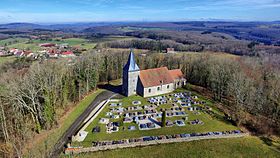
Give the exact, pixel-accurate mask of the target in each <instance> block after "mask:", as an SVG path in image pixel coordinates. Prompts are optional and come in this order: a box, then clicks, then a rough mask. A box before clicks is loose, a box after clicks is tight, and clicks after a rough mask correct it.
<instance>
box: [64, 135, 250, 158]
mask: <svg viewBox="0 0 280 158" xmlns="http://www.w3.org/2000/svg"><path fill="white" fill-rule="evenodd" d="M248 135H249V134H248V133H241V134H228V135H214V136H197V137H187V138H174V139H163V140H152V141H146V142H134V143H128V144H115V145H106V146H97V147H88V148H67V149H66V150H65V154H79V153H86V152H96V151H104V150H113V149H122V148H133V147H141V146H149V145H157V144H167V143H176V142H189V141H195V140H207V139H223V138H240V137H244V136H248Z"/></svg>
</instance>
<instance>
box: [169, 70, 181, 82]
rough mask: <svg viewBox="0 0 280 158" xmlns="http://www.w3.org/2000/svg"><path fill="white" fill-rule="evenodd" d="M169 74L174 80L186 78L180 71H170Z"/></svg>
mask: <svg viewBox="0 0 280 158" xmlns="http://www.w3.org/2000/svg"><path fill="white" fill-rule="evenodd" d="M169 74H170V75H171V77H172V79H173V80H176V79H180V78H184V75H183V73H182V71H181V70H180V69H174V70H169Z"/></svg>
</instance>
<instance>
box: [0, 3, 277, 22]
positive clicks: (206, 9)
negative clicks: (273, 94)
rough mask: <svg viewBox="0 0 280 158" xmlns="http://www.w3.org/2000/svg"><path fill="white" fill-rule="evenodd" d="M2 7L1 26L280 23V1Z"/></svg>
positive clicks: (0, 14) (14, 4)
mask: <svg viewBox="0 0 280 158" xmlns="http://www.w3.org/2000/svg"><path fill="white" fill-rule="evenodd" d="M0 4H1V5H0V10H1V11H0V23H1V24H6V23H39V24H42V23H53V24H54V23H82V22H83V23H89V22H171V21H172V22H173V21H240V22H242V21H244V22H251V21H263V22H272V21H278V20H280V0H265V1H259V0H202V1H196V0H165V1H159V0H154V1H149V0H143V1H141V2H139V1H135V0H80V1H75V0H68V1H67V0H49V1H48V2H46V1H38V0H26V1H23V0H3V1H2V2H0ZM27 8H28V9H27ZM54 17H55V18H54Z"/></svg>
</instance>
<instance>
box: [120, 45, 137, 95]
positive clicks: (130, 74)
mask: <svg viewBox="0 0 280 158" xmlns="http://www.w3.org/2000/svg"><path fill="white" fill-rule="evenodd" d="M139 75H140V69H139V67H138V65H137V64H136V62H135V59H134V53H133V51H132V50H131V51H130V54H129V57H128V61H127V63H126V65H125V66H124V68H123V85H122V88H123V93H124V94H125V95H126V96H131V95H134V94H136V93H137V84H138V78H139Z"/></svg>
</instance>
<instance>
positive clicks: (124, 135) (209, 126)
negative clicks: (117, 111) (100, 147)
mask: <svg viewBox="0 0 280 158" xmlns="http://www.w3.org/2000/svg"><path fill="white" fill-rule="evenodd" d="M179 92H187V91H186V90H185V89H178V90H176V91H175V92H174V93H179ZM192 95H197V94H195V93H193V94H192ZM197 100H198V101H205V104H204V105H199V106H200V107H204V106H208V107H211V108H212V111H213V115H212V116H210V115H209V114H206V113H204V112H202V111H200V112H198V113H197V112H195V111H188V110H187V108H186V107H184V108H183V109H184V111H185V112H186V113H187V117H188V120H185V126H176V125H174V126H172V127H163V128H159V129H151V130H139V127H138V125H137V124H136V123H135V122H132V123H123V117H120V118H119V119H110V121H112V122H120V124H121V127H120V128H119V131H118V132H114V133H110V134H109V133H107V132H106V125H105V124H100V123H99V120H100V119H101V118H108V117H107V116H106V113H107V112H109V111H110V108H111V107H110V106H109V104H110V103H109V104H107V105H106V107H105V108H104V109H103V110H102V112H101V113H100V114H99V115H98V117H97V118H96V119H95V120H93V122H92V123H91V124H90V125H89V126H88V127H87V128H86V131H87V132H88V135H87V137H86V138H85V140H84V141H83V142H74V143H73V144H72V145H74V146H84V147H90V146H91V144H92V141H101V140H120V139H128V138H138V137H143V136H158V135H167V134H180V133H195V132H211V131H225V130H236V129H238V128H237V127H235V126H233V125H232V124H230V123H229V122H226V121H224V119H223V114H222V113H220V112H219V111H217V109H216V108H215V107H214V106H213V102H211V101H209V100H206V99H205V98H203V97H202V96H198V99H197ZM133 101H140V102H141V105H140V106H144V105H150V104H149V103H148V102H147V99H145V98H143V97H140V96H131V97H126V98H124V99H122V100H121V101H120V102H121V103H122V107H124V108H127V107H130V106H131V105H132V102H133ZM171 104H172V103H167V104H162V105H160V106H159V107H157V108H156V110H157V111H160V110H161V109H162V108H165V109H170V108H172V105H171ZM182 118H183V117H182V116H174V117H167V118H166V119H167V120H169V121H175V120H182ZM196 119H198V120H200V121H202V122H203V123H204V124H198V125H191V124H189V121H192V120H196ZM158 121H160V120H158ZM96 126H100V132H99V133H93V132H92V130H93V128H94V127H96ZM129 126H135V127H136V130H133V131H129V130H128V127H129Z"/></svg>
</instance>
